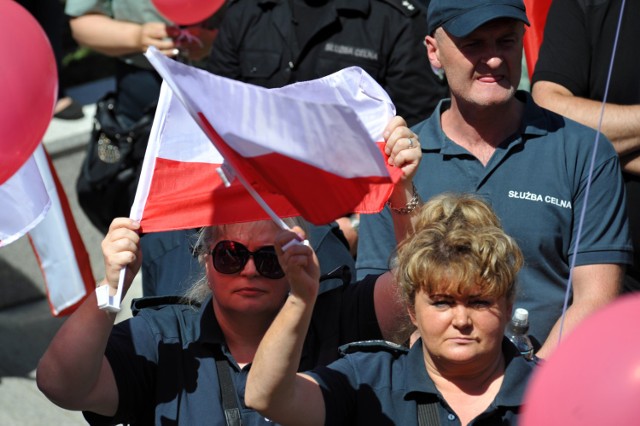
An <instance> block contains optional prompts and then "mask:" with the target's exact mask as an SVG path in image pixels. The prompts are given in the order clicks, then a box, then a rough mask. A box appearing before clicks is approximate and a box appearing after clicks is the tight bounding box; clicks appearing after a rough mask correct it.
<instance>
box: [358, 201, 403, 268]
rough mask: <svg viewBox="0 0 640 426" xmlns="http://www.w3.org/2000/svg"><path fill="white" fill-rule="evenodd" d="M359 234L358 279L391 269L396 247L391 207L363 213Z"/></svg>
mask: <svg viewBox="0 0 640 426" xmlns="http://www.w3.org/2000/svg"><path fill="white" fill-rule="evenodd" d="M358 234H359V235H358V257H357V259H356V271H357V279H359V280H360V279H363V278H364V277H366V276H367V275H369V274H382V273H384V272H387V271H389V270H390V269H391V268H390V263H391V258H392V255H393V253H394V250H395V247H396V237H395V233H394V230H393V221H392V219H391V213H390V212H389V209H388V208H387V207H385V208H384V210H382V211H381V212H380V213H376V214H361V215H360V228H359V230H358Z"/></svg>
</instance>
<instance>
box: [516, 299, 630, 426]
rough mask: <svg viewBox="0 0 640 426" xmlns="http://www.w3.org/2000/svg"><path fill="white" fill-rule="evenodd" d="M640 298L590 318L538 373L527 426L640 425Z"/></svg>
mask: <svg viewBox="0 0 640 426" xmlns="http://www.w3.org/2000/svg"><path fill="white" fill-rule="evenodd" d="M639 333H640V294H634V295H627V296H622V297H620V299H619V300H616V301H615V302H614V303H612V304H611V305H608V306H607V307H605V308H603V309H602V310H600V311H598V312H596V313H595V314H593V315H592V316H590V317H589V318H587V319H585V320H584V321H583V322H582V323H581V324H580V325H578V327H576V329H575V330H574V331H573V332H572V333H571V334H570V335H569V336H567V338H566V339H565V340H563V341H562V342H561V343H560V345H559V346H558V348H557V349H556V350H555V351H554V352H553V354H552V355H551V356H550V357H549V359H548V360H546V362H545V363H544V364H542V365H541V366H540V367H538V370H537V371H536V372H535V374H534V375H533V377H532V378H531V381H530V382H529V386H528V388H527V392H526V393H525V397H524V407H523V413H522V421H521V423H520V424H521V425H523V426H540V425H545V426H553V425H580V426H596V425H597V426H602V425H616V426H631V425H633V426H635V425H638V424H640V339H639V338H638V336H639V335H640V334H639Z"/></svg>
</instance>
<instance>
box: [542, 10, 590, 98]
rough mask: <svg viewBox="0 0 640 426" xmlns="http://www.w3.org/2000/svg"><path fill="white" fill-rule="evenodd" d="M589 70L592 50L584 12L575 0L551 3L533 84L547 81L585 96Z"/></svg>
mask: <svg viewBox="0 0 640 426" xmlns="http://www.w3.org/2000/svg"><path fill="white" fill-rule="evenodd" d="M590 69H591V49H590V43H589V36H588V34H587V22H586V19H585V16H584V12H583V11H582V9H581V8H580V5H579V4H578V2H577V1H576V0H564V1H554V2H552V3H551V6H550V7H549V12H548V14H547V21H546V24H545V28H544V38H543V42H542V45H541V46H540V52H539V55H538V61H537V62H536V67H535V72H534V74H533V76H532V79H531V81H532V84H534V83H535V82H537V81H549V82H552V83H556V84H559V85H561V86H563V87H565V88H567V89H568V90H569V91H570V92H571V93H573V94H574V95H576V96H586V94H587V93H588V90H589V70H590Z"/></svg>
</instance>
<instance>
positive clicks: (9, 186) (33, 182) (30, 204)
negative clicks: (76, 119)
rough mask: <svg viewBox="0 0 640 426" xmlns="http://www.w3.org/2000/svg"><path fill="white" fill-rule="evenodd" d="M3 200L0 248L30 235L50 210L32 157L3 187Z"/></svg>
mask: <svg viewBox="0 0 640 426" xmlns="http://www.w3.org/2000/svg"><path fill="white" fill-rule="evenodd" d="M40 149H42V147H39V148H37V150H40ZM0 200H1V201H0V247H3V246H6V245H7V244H10V243H12V242H14V241H15V240H17V239H18V238H20V237H22V236H23V235H24V234H26V233H27V232H29V231H30V230H31V229H32V228H33V227H34V226H36V225H37V224H38V223H39V222H40V221H41V220H42V219H43V218H44V216H45V214H46V213H47V211H48V210H49V208H50V207H51V200H50V199H49V195H48V194H47V189H46V187H45V184H44V182H43V180H42V176H41V175H40V170H39V169H38V165H37V163H36V160H35V158H34V156H33V155H32V156H31V157H29V159H28V160H27V162H26V163H25V164H24V165H23V166H22V167H21V168H20V169H19V170H18V171H17V172H16V173H15V174H14V175H13V176H11V177H10V178H9V179H8V180H7V181H6V182H4V183H3V184H2V185H0Z"/></svg>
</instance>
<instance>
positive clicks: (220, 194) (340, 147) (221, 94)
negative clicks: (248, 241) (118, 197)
mask: <svg viewBox="0 0 640 426" xmlns="http://www.w3.org/2000/svg"><path fill="white" fill-rule="evenodd" d="M147 57H148V58H149V61H150V62H151V63H152V64H153V65H154V67H155V68H156V70H157V71H158V72H159V73H160V75H162V77H163V78H164V83H163V86H162V89H161V92H160V99H159V104H158V107H157V110H156V116H155V120H154V124H153V129H152V131H151V135H150V139H149V144H148V147H147V152H146V156H145V160H144V165H143V169H142V174H141V178H140V183H139V186H138V192H137V194H136V199H135V201H134V204H133V207H132V210H131V217H132V218H133V219H136V220H140V221H141V225H142V228H143V230H144V232H154V231H162V230H171V229H183V228H195V227H200V226H207V225H212V224H222V223H235V222H245V221H252V220H259V219H268V218H269V216H268V215H267V213H266V212H265V211H264V210H263V209H262V208H261V207H260V206H259V204H258V203H257V202H256V201H255V200H254V199H253V198H252V197H251V196H250V195H249V193H248V192H247V190H246V189H245V188H244V187H243V186H242V185H241V183H240V182H238V181H239V180H240V179H243V180H245V181H246V182H248V183H249V185H250V189H253V190H255V191H256V192H257V193H258V194H259V195H260V196H261V197H262V198H263V199H264V201H265V202H266V204H267V205H268V206H269V207H270V208H271V209H272V210H273V211H274V212H275V213H276V214H277V215H278V216H280V217H287V216H295V215H302V216H303V217H304V218H306V219H307V220H308V221H310V222H312V223H315V224H323V223H328V222H331V221H332V220H334V219H336V218H338V217H340V216H344V215H345V214H348V213H351V212H359V213H373V212H378V211H380V210H381V209H382V208H383V207H384V203H385V202H386V200H387V199H388V197H389V195H390V194H391V191H392V190H393V183H394V182H396V181H397V180H398V179H399V178H400V176H401V174H402V172H401V171H400V170H399V169H397V168H393V167H389V166H388V165H387V164H386V161H385V157H384V155H383V152H382V147H383V137H382V132H383V130H384V128H385V127H386V125H387V123H388V122H389V120H390V118H391V117H392V116H393V115H394V114H395V107H394V106H393V104H392V102H391V100H390V99H389V97H388V95H387V94H386V92H385V91H384V90H383V89H382V88H381V87H380V86H379V85H378V83H376V82H375V80H373V79H372V78H371V77H370V76H369V75H368V74H367V73H366V72H364V71H363V70H362V69H360V68H357V67H352V68H347V69H344V70H342V71H340V72H338V73H335V74H332V75H330V76H327V77H324V78H322V79H318V80H313V81H307V82H302V83H297V84H293V85H290V86H286V87H284V88H281V89H265V88H262V87H258V86H253V85H250V84H246V83H242V82H238V81H235V80H230V79H227V78H224V77H219V76H216V75H213V74H211V73H208V72H206V71H203V70H200V69H197V68H194V67H190V66H188V65H184V64H181V63H179V62H176V61H174V60H172V59H169V58H167V57H165V56H163V55H162V54H160V53H159V52H158V51H157V50H155V49H153V48H150V49H149V50H148V51H147ZM234 177H235V179H234ZM225 180H227V181H231V185H230V186H229V187H225Z"/></svg>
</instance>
